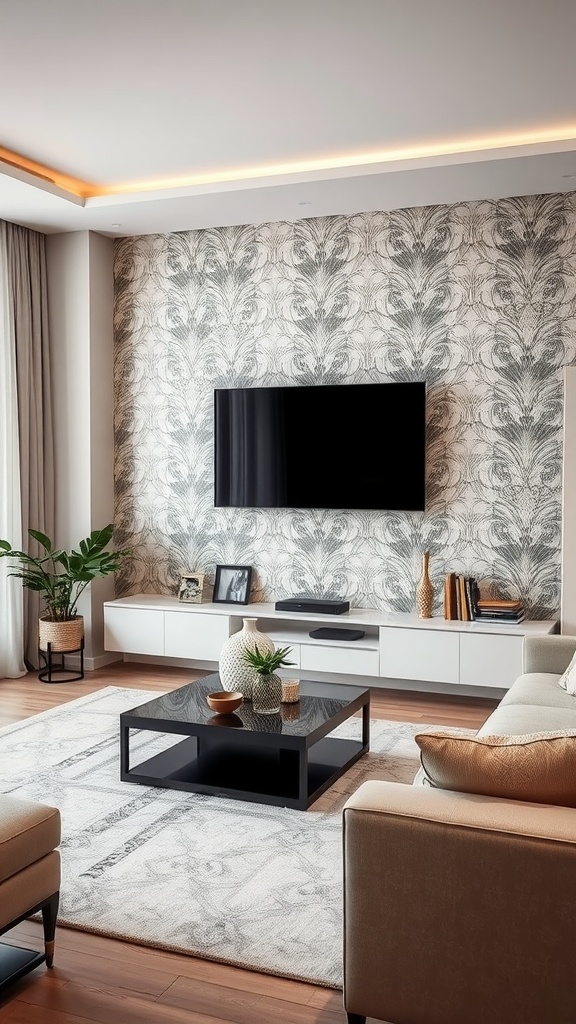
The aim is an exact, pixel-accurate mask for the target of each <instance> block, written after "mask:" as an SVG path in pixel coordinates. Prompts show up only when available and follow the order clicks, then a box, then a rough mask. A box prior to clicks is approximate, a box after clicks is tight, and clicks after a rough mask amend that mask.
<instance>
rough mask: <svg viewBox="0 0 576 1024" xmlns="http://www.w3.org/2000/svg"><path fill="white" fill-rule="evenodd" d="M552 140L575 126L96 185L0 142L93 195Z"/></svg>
mask: <svg viewBox="0 0 576 1024" xmlns="http://www.w3.org/2000/svg"><path fill="white" fill-rule="evenodd" d="M556 142H575V143H576V126H574V125H571V126H569V127H566V128H557V129H554V130H550V129H548V130H541V131H533V132H518V133H515V134H510V135H497V136H489V137H483V138H477V139H460V140H452V141H450V142H439V143H431V144H429V145H420V146H404V147H402V148H398V149H384V150H381V151H379V152H374V153H352V154H344V155H340V156H334V157H318V158H317V159H314V160H293V161H290V162H287V163H282V164H267V165H263V166H259V167H244V168H234V169H233V170H224V171H214V172H211V173H208V174H189V175H183V176H181V177H175V178H162V179H156V180H154V181H130V182H120V183H118V184H115V185H94V184H91V183H89V182H87V181H82V180H81V179H79V178H73V177H70V176H69V175H65V174H61V173H60V172H59V171H55V170H53V169H52V168H49V167H46V166H43V165H42V164H38V163H36V162H35V161H33V160H28V158H27V157H23V156H20V155H19V154H18V153H14V152H11V151H10V150H8V149H3V148H2V147H0V161H4V163H8V164H10V165H11V166H14V167H18V168H19V169H20V170H24V171H28V172H29V173H30V174H33V175H35V176H37V177H41V178H44V179H48V180H49V181H50V182H52V183H53V184H55V185H58V186H59V187H61V188H63V189H66V190H67V191H69V192H73V193H74V194H75V195H78V196H83V197H84V198H90V197H92V196H115V195H126V194H128V193H133V192H152V191H158V190H160V189H179V188H191V187H194V186H200V185H217V184H219V183H222V184H224V183H226V182H233V181H250V180H258V179H262V178H271V177H279V176H281V175H290V174H310V173H313V172H321V171H328V170H339V169H345V168H347V167H369V166H370V165H374V164H385V163H395V162H401V161H411V160H427V159H428V160H429V159H433V158H434V157H442V156H459V155H461V154H466V153H475V152H480V153H481V152H486V151H491V150H498V149H508V148H515V147H519V146H534V145H547V144H548V145H550V144H553V143H556Z"/></svg>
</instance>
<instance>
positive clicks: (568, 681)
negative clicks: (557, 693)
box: [558, 654, 576, 697]
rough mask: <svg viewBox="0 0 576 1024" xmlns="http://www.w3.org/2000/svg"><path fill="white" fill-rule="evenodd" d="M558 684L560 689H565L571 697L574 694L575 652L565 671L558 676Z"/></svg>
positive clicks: (575, 677)
mask: <svg viewBox="0 0 576 1024" xmlns="http://www.w3.org/2000/svg"><path fill="white" fill-rule="evenodd" d="M558 685H559V686H561V687H562V689H564V690H566V693H567V694H568V695H570V696H571V697H575V696H576V654H575V655H574V657H573V658H572V661H571V662H570V664H569V665H568V668H567V669H566V671H565V672H563V673H562V675H561V676H560V679H559V680H558Z"/></svg>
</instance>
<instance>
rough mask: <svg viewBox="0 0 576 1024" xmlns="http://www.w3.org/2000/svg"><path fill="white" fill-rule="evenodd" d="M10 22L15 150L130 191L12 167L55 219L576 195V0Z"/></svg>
mask: <svg viewBox="0 0 576 1024" xmlns="http://www.w3.org/2000/svg"><path fill="white" fill-rule="evenodd" d="M0 34H1V36H2V41H3V42H2V60H1V61H0V96H2V97H3V98H4V102H2V104H1V106H0V146H3V147H4V148H5V149H7V150H10V151H13V152H14V153H16V154H20V156H22V157H24V158H27V159H28V160H33V161H35V162H36V163H39V164H41V165H44V166H45V167H46V168H48V169H49V170H47V171H46V173H47V174H48V175H50V173H51V172H50V169H52V171H53V172H55V173H56V175H57V174H60V175H67V176H70V177H73V178H78V179H82V181H83V182H84V183H87V188H86V191H87V192H88V193H90V192H92V193H98V192H101V191H105V192H108V193H111V194H107V195H97V194H96V195H93V196H92V197H91V198H87V199H80V198H79V197H78V196H77V195H74V194H73V193H72V192H70V191H69V190H68V189H63V188H59V187H56V186H54V185H51V184H49V183H48V182H46V181H44V180H43V179H40V178H37V177H35V176H31V175H30V174H29V173H27V172H24V171H21V170H17V169H15V168H14V167H12V166H11V165H9V164H6V163H0V217H2V218H4V219H6V220H12V221H15V222H17V223H24V224H28V225H29V226H32V227H36V228H39V229H40V230H45V231H62V230H82V229H88V228H89V229H92V230H96V231H101V232H103V233H106V234H120V235H121V234H136V233H147V232H156V231H173V230H184V229H188V228H195V227H205V226H210V225H223V224H238V223H254V222H256V223H257V222H260V221H264V220H275V219H291V220H294V219H297V218H299V217H309V216H319V215H324V214H328V213H339V212H340V213H353V212H360V211H363V210H370V209H391V208H393V207H399V206H409V205H421V204H426V203H434V202H452V201H457V200H461V199H472V198H496V197H498V196H503V195H522V194H528V193H530V192H554V191H565V190H569V189H573V188H576V76H575V74H574V40H575V39H576V0H97V2H96V3H94V2H93V0H50V2H47V0H1V2H0ZM6 97H9V102H6ZM507 142H509V143H513V145H507V146H506V145H505V143H507ZM302 162H306V166H305V167H302V166H300V167H299V166H296V165H297V164H301V163H302ZM570 175H573V177H570ZM174 179H185V182H184V183H181V184H179V183H178V182H174ZM303 204H305V205H303ZM116 225H117V226H116Z"/></svg>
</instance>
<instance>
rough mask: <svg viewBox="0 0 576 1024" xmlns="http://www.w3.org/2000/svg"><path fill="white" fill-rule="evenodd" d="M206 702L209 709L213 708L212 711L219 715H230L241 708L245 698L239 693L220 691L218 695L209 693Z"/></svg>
mask: <svg viewBox="0 0 576 1024" xmlns="http://www.w3.org/2000/svg"><path fill="white" fill-rule="evenodd" d="M206 700H207V702H208V707H209V708H212V711H216V713H217V714H219V715H229V714H230V713H231V712H232V711H236V708H239V707H240V705H241V703H242V701H243V700H244V698H243V696H242V694H241V693H237V692H236V691H235V690H232V691H231V692H229V691H228V690H218V691H217V693H209V694H208V695H207V697H206Z"/></svg>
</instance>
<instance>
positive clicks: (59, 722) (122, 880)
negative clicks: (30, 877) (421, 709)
mask: <svg viewBox="0 0 576 1024" xmlns="http://www.w3.org/2000/svg"><path fill="white" fill-rule="evenodd" d="M153 696H155V694H153V693H151V692H150V691H142V690H132V689H125V688H120V687H114V686H109V687H107V688H106V689H104V690H100V691H99V692H97V693H94V694H90V695H89V696H87V697H81V698H80V699H79V700H75V701H71V702H70V703H68V704H65V705H63V706H61V707H57V708H53V709H51V710H50V711H46V712H44V713H43V714H40V715H36V716H35V717H33V718H29V719H26V720H24V721H22V722H18V723H17V724H15V725H11V726H8V727H7V728H5V729H3V730H1V731H0V791H2V792H4V793H11V794H13V795H14V796H19V797H23V798H27V799H32V800H39V801H42V802H45V803H49V804H53V805H55V806H57V807H58V808H59V809H60V811H61V813H62V825H63V839H62V848H61V849H62V872H63V879H62V902H61V910H60V920H61V923H62V924H67V925H70V926H72V927H75V928H79V929H82V930H84V931H88V932H96V933H99V934H102V935H111V936H115V937H118V938H122V939H127V940H130V941H133V942H138V943H142V944H144V945H150V946H157V947H160V948H163V949H169V950H174V951H177V952H184V953H190V954H194V955H195V956H200V957H205V958H207V959H209V960H218V961H222V962H225V963H230V964H236V965H238V966H240V967H247V968H250V969H252V970H258V971H263V972H266V973H270V974H275V975H280V976H284V977H288V978H298V979H301V980H304V981H310V982H314V983H315V984H318V985H325V986H327V987H331V988H338V987H339V986H340V984H341V947H342V920H341V903H342V886H341V872H342V868H341V861H342V856H341V808H342V805H343V803H344V801H345V799H346V797H347V796H348V795H350V793H352V792H354V790H355V789H356V788H357V787H358V786H359V785H360V783H361V782H363V781H364V780H365V779H368V778H370V779H373V778H380V779H388V780H391V781H394V782H406V783H410V782H411V781H412V779H413V777H414V775H415V773H416V770H417V768H418V750H417V747H416V744H415V743H414V739H413V737H414V735H415V733H417V732H418V731H419V730H421V729H423V728H426V727H425V726H422V725H412V724H409V723H404V722H388V721H374V722H373V723H372V737H371V748H372V749H371V752H370V753H369V754H368V755H367V756H366V757H364V758H363V759H361V761H360V762H358V763H357V764H356V765H354V766H353V768H352V769H351V770H350V771H349V772H348V773H347V774H346V775H345V776H343V778H342V779H340V780H339V781H338V783H337V784H336V785H335V786H334V787H332V789H330V790H329V791H328V792H327V793H325V794H324V795H323V796H322V797H321V799H320V800H319V801H318V802H317V803H316V804H315V805H313V807H312V808H311V809H310V810H309V811H306V812H302V811H293V810H288V809H286V808H279V807H267V806H264V805H259V804H250V803H245V802H241V801H237V800H227V799H222V798H220V797H209V796H202V795H199V794H191V793H184V792H176V791H174V790H164V789H156V788H147V787H142V786H135V785H130V784H129V783H122V782H120V781H119V767H118V732H119V730H118V716H119V714H120V712H121V711H124V710H127V709H129V708H131V707H135V706H136V705H138V704H140V703H143V702H144V701H146V700H150V699H152V697H153ZM337 734H338V735H348V736H356V735H357V736H358V737H359V736H360V720H359V719H352V720H350V721H348V722H346V723H345V724H344V725H343V726H341V727H340V728H339V729H338V730H337ZM159 742H160V743H161V744H163V745H164V746H166V745H170V744H171V743H173V742H174V740H173V738H162V737H158V736H156V737H153V736H152V735H151V734H141V736H140V745H141V746H142V747H143V748H144V746H145V748H146V750H145V753H146V754H151V753H153V752H154V750H155V749H157V747H158V743H159ZM133 749H134V752H135V753H136V751H137V747H136V744H135V743H134V744H133ZM142 754H143V758H144V756H145V754H144V750H143V751H142ZM143 758H142V759H143Z"/></svg>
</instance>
